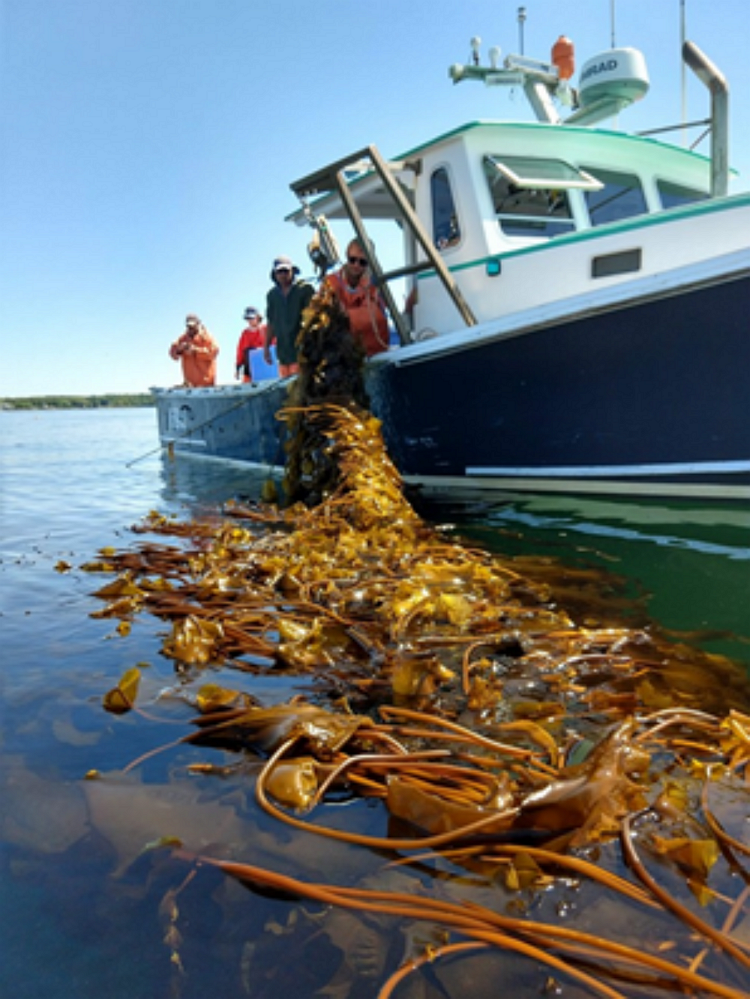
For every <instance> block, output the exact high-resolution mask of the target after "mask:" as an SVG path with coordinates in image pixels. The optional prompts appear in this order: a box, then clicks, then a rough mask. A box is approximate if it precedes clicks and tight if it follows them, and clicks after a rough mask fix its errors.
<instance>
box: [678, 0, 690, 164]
mask: <svg viewBox="0 0 750 999" xmlns="http://www.w3.org/2000/svg"><path fill="white" fill-rule="evenodd" d="M684 47H685V0H680V53H682V51H683V49H684ZM686 72H687V66H686V63H685V60H684V59H683V58H680V92H681V95H682V125H683V128H682V143H683V145H685V146H687V144H688V133H687V129H686V128H685V123H686V122H687V96H686V92H687V81H686Z"/></svg>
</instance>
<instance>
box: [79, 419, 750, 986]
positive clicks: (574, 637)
mask: <svg viewBox="0 0 750 999" xmlns="http://www.w3.org/2000/svg"><path fill="white" fill-rule="evenodd" d="M289 415H290V416H291V418H293V419H297V418H298V417H299V416H300V413H299V411H298V410H297V409H296V408H295V409H293V411H292V412H291V413H290V414H289ZM303 415H304V421H305V425H306V427H307V431H306V432H307V433H308V434H309V435H310V436H309V437H308V441H309V440H313V448H314V450H317V451H319V452H321V453H325V455H326V460H328V459H330V460H332V461H333V463H334V465H335V468H336V470H337V472H336V484H335V486H334V487H333V488H332V489H330V490H329V489H328V487H326V489H323V490H322V492H323V493H324V494H325V498H324V499H323V500H322V501H321V502H320V503H319V504H318V505H317V506H314V507H313V508H308V507H306V506H303V505H301V504H297V505H295V506H292V507H290V508H288V509H286V510H284V511H280V510H278V509H276V508H273V507H267V506H266V507H263V506H254V505H246V504H239V503H233V504H227V506H226V508H225V510H224V513H223V516H222V517H221V518H220V519H217V521H216V522H208V521H202V522H178V521H174V520H169V519H167V518H164V517H162V516H160V515H158V514H156V513H154V514H152V515H150V516H149V517H148V518H147V519H146V521H145V522H144V523H143V524H142V525H141V526H140V528H139V529H138V530H139V531H140V532H142V533H144V534H145V533H156V534H160V535H163V536H173V537H174V538H175V542H174V544H172V545H170V544H166V543H160V544H154V543H143V544H140V545H139V546H138V547H137V548H136V549H135V550H130V551H122V552H111V551H107V552H106V553H105V554H104V555H103V557H102V559H101V561H99V562H97V563H94V564H92V565H90V566H89V568H91V569H95V570H98V571H103V572H108V573H116V574H117V575H116V579H115V580H114V581H113V582H111V583H109V584H107V585H106V586H105V587H103V588H102V589H100V590H99V591H98V596H100V597H101V598H102V600H104V601H105V605H104V608H103V609H102V610H100V611H98V612H97V613H98V614H99V615H101V616H107V617H113V618H116V619H119V621H120V622H121V625H122V624H126V623H127V622H129V621H130V620H132V619H133V618H134V616H135V615H136V614H138V613H143V612H148V613H150V614H152V615H156V616H157V617H159V618H161V619H163V620H164V621H166V622H168V623H169V626H170V630H169V634H168V635H167V636H166V637H165V640H164V644H163V653H164V655H165V656H167V657H169V658H170V659H172V660H173V661H174V664H175V669H176V670H177V671H178V672H179V674H180V676H181V678H182V680H183V683H184V686H183V691H184V696H185V698H186V699H188V700H189V702H190V703H191V704H192V705H193V706H194V708H195V710H196V717H195V719H194V727H193V731H190V732H188V733H186V734H184V735H183V736H182V737H181V738H180V739H179V743H191V744H192V745H193V746H196V745H197V746H203V747H206V748H207V750H213V749H214V748H216V749H221V750H223V751H225V752H227V751H228V752H231V753H233V754H235V755H236V757H237V758H238V759H241V758H243V757H245V756H250V757H253V758H258V757H260V758H262V759H263V760H264V761H265V762H264V763H263V765H262V767H261V769H260V771H259V773H258V775H257V779H256V780H255V796H256V801H257V803H258V805H259V806H260V807H261V808H262V809H263V810H264V811H265V812H267V813H268V814H269V815H271V816H273V817H275V818H277V819H278V820H279V821H280V822H282V823H284V824H285V825H286V826H288V827H294V828H295V829H296V830H298V832H299V834H303V835H304V834H310V835H316V836H321V837H325V838H327V839H329V840H337V841H341V842H342V843H349V844H359V845H361V846H363V847H370V848H372V849H373V850H376V851H380V852H381V853H383V854H384V855H385V857H386V858H387V860H386V862H385V866H384V872H383V878H382V882H379V881H378V882H373V881H372V879H371V880H370V882H369V883H368V884H367V886H363V885H355V886H349V885H335V884H333V883H327V884H315V883H311V882H306V881H301V880H299V879H298V878H296V877H292V876H289V875H287V874H286V873H284V872H277V871H270V870H268V869H267V868H263V867H260V866H256V865H254V864H253V863H252V859H251V860H250V862H245V860H244V859H243V860H239V859H238V860H235V859H231V860H227V859H226V858H224V857H221V858H219V857H216V856H209V855H206V854H205V853H203V854H200V853H197V852H196V851H195V850H194V849H193V848H192V846H191V844H190V843H188V842H185V843H183V844H180V845H176V844H167V845H172V846H173V848H174V851H175V856H176V857H178V858H181V859H182V860H184V861H185V863H187V864H188V865H194V866H192V869H193V870H196V869H199V868H206V867H217V868H220V869H221V870H223V871H224V872H225V873H226V874H227V875H229V876H231V877H232V878H236V879H238V880H240V881H241V882H243V883H246V884H248V885H249V886H251V887H252V888H254V889H256V890H260V891H269V890H270V891H272V892H278V893H281V894H282V897H290V896H291V897H295V898H302V899H307V900H310V901H315V902H318V903H321V904H322V905H323V906H325V907H333V909H332V910H328V909H324V910H323V912H326V911H328V912H329V916H327V917H326V918H327V919H329V920H330V919H331V917H330V912H331V911H337V912H339V911H348V910H352V911H353V912H354V913H355V914H356V918H357V919H359V920H363V919H372V920H376V921H378V922H377V926H378V927H380V926H381V922H382V920H383V919H384V918H385V917H386V916H387V917H393V922H394V925H396V926H399V925H406V926H407V927H424V926H425V925H427V926H429V927H431V929H429V930H427V931H424V930H422V931H419V932H416V931H414V930H411V931H410V930H409V929H406V930H404V934H405V936H406V943H404V944H403V945H402V946H401V947H400V949H399V954H398V956H397V958H396V959H393V958H392V957H391V958H390V959H386V956H385V953H382V954H380V956H379V957H378V958H377V960H375V958H373V961H374V964H372V965H370V966H369V971H364V970H363V968H362V964H361V962H360V963H357V962H355V961H353V960H352V962H351V964H350V967H349V975H348V977H346V976H344V977H343V978H341V977H338V978H334V980H333V981H332V983H331V984H330V987H329V988H326V989H322V990H321V991H320V992H319V993H318V992H316V993H315V994H320V995H330V996H337V995H342V996H344V995H352V996H359V995H365V994H367V995H371V994H374V992H373V991H372V989H374V988H375V986H374V985H373V982H372V976H373V975H374V974H377V975H379V976H380V977H381V980H380V992H379V995H380V996H382V997H387V996H390V995H398V996H401V995H403V996H406V995H410V996H416V995H419V996H425V997H427V996H433V995H434V996H438V995H441V996H445V995H450V994H454V995H458V994H465V993H464V992H460V993H459V992H456V991H452V990H451V986H450V984H446V982H449V980H450V972H449V968H450V965H451V962H450V961H448V960H447V959H448V958H461V959H462V961H463V962H476V961H477V960H480V959H482V958H486V955H487V952H488V951H489V952H492V951H493V950H500V951H502V952H503V953H504V954H509V953H513V954H514V955H516V958H515V961H516V962H518V963H514V964H513V965H512V967H513V968H514V969H515V973H516V974H517V975H520V971H519V969H520V968H522V967H523V966H524V965H523V962H524V960H525V959H527V960H529V961H530V962H531V966H532V967H533V968H536V969H542V970H543V976H542V978H541V979H539V978H534V979H533V982H534V983H535V984H534V985H533V986H532V985H530V984H527V985H526V986H522V985H521V984H520V982H521V978H517V979H516V980H515V987H514V992H513V994H515V995H521V994H527V993H526V992H525V991H524V989H525V988H528V989H530V991H529V992H528V994H538V993H539V991H540V990H542V991H545V990H546V992H547V993H548V994H558V992H560V990H562V988H563V986H564V987H565V990H566V991H565V994H567V995H589V994H596V995H606V996H615V997H616V996H653V995H654V994H656V993H657V992H658V993H661V994H670V993H672V994H680V995H682V994H690V995H701V996H702V995H718V996H728V997H737V996H742V995H748V991H747V983H748V981H750V913H749V911H748V897H749V896H750V860H749V859H748V858H749V857H750V830H749V829H748V813H749V812H750V788H749V787H748V774H749V773H750V769H749V767H750V716H749V715H748V714H747V713H746V712H747V706H748V704H750V694H749V692H748V683H747V679H746V677H745V676H744V674H743V673H742V671H741V670H739V669H738V668H736V667H735V666H734V665H733V664H732V663H730V662H728V661H726V660H723V659H722V658H721V657H718V656H714V655H710V654H708V653H705V652H702V651H701V650H699V649H697V648H692V647H690V646H686V645H679V644H675V643H673V642H670V641H668V640H667V638H665V637H663V636H661V635H660V633H659V631H658V629H656V628H655V627H652V626H644V627H642V628H632V627H626V626H624V625H623V624H622V623H621V621H618V620H616V617H615V615H612V614H611V613H610V611H608V608H607V604H606V601H602V602H601V603H600V604H594V603H592V602H591V601H589V602H588V607H589V609H588V613H587V615H586V617H585V619H582V620H581V621H576V620H573V618H572V616H571V613H570V612H569V611H568V610H567V609H566V607H565V605H564V601H563V599H562V596H561V593H562V589H558V588H557V586H556V582H555V579H554V578H551V577H550V574H549V565H548V564H546V563H545V564H544V565H540V566H538V567H536V568H538V571H535V566H534V564H533V562H532V561H531V560H524V562H523V571H521V569H520V565H519V562H517V561H514V560H513V559H504V558H501V557H499V556H497V555H493V554H490V553H488V552H486V551H483V550H480V549H478V548H473V547H469V546H467V545H464V544H461V543H460V542H459V541H458V540H457V539H456V538H454V537H453V536H452V535H451V534H450V532H448V531H445V530H442V531H441V530H438V529H436V528H433V527H431V526H430V525H428V524H427V523H425V522H424V521H423V520H422V519H421V518H420V517H419V516H418V514H417V513H416V512H415V510H414V509H413V507H412V506H411V505H410V504H409V503H408V502H407V500H406V499H405V497H404V494H403V491H402V488H401V482H400V478H399V475H398V473H397V471H396V469H395V468H394V466H393V465H392V463H391V462H390V460H389V458H388V456H387V454H386V452H385V449H384V447H383V443H382V438H381V436H380V429H379V425H378V422H377V420H375V419H374V418H373V417H372V416H371V415H370V414H368V413H367V412H366V411H364V410H361V409H359V408H358V407H344V406H341V405H332V404H330V403H329V402H327V403H324V404H321V405H319V406H313V407H307V408H306V409H305V411H304V414H303ZM303 475H304V473H303ZM328 483H329V485H330V484H331V480H328ZM561 574H562V575H563V576H565V573H564V572H562V570H561ZM563 582H564V588H565V597H566V598H567V597H569V596H570V594H571V592H573V594H574V595H575V596H577V598H578V600H579V601H580V602H583V599H584V596H585V595H586V593H588V591H589V590H590V589H591V587H592V584H593V585H594V587H595V586H596V583H597V577H596V574H595V573H593V572H592V573H587V572H585V571H583V570H581V571H579V572H578V574H576V573H575V572H573V571H568V572H567V578H565V579H564V580H563ZM570 606H572V603H571V604H570ZM207 671H209V676H208V678H207V677H206V675H205V674H206V672H207ZM230 671H235V672H236V673H237V674H242V682H241V683H238V684H232V683H230V682H226V676H227V674H228V673H229V672H230ZM217 672H219V675H220V676H221V678H222V680H223V681H224V682H222V683H218V682H216V680H217ZM268 674H274V675H278V674H285V675H288V676H295V675H305V676H307V677H313V678H314V681H315V682H314V691H315V694H314V696H312V695H308V696H307V697H306V698H294V699H292V700H290V701H288V702H286V703H283V704H275V705H274V704H272V705H268V704H262V703H260V702H258V701H257V700H256V699H255V698H254V697H253V696H252V694H251V693H248V692H247V690H246V689H242V688H246V687H247V686H248V682H249V683H250V686H252V680H251V678H252V676H264V675H268ZM709 677H710V678H711V679H710V682H707V678H709ZM105 705H106V706H107V707H108V708H109V710H112V711H115V712H117V711H120V712H124V711H127V710H130V709H133V708H135V709H136V710H138V709H140V708H141V705H140V703H139V700H138V670H137V669H134V670H131V671H128V673H127V674H126V675H125V677H123V679H122V681H121V682H120V684H119V685H118V686H117V687H116V688H115V689H113V690H111V691H110V692H109V693H108V694H107V698H106V700H105ZM153 710H154V708H153V707H151V708H150V711H151V712H153ZM173 745H174V744H173ZM160 751H161V747H154V749H153V751H152V752H151V753H148V754H146V756H145V757H139V758H138V759H136V760H132V761H131V762H130V764H129V767H128V768H127V769H132V768H135V767H138V766H141V765H143V764H144V760H145V759H146V758H147V757H149V756H152V755H154V754H155V753H158V752H160ZM189 766H190V768H191V769H192V771H193V772H194V773H196V774H202V775H205V777H206V778H207V777H208V776H210V775H211V774H221V773H222V772H224V770H225V766H223V765H222V764H220V763H219V762H216V761H214V760H213V757H212V756H209V757H208V758H207V761H206V763H205V764H195V763H192V764H189ZM358 798H362V799H368V800H369V801H370V802H371V804H372V805H373V806H375V807H376V810H377V811H376V814H377V815H378V816H379V818H378V819H377V821H374V822H373V825H374V826H375V828H376V830H377V831H368V830H364V831H363V830H362V829H359V828H358V829H357V830H356V831H355V829H353V828H352V829H348V828H346V826H345V824H344V825H342V823H341V822H340V821H338V822H337V821H334V822H331V821H329V819H328V810H329V808H330V809H333V810H334V811H335V806H336V804H338V803H340V802H341V801H342V800H356V799H358ZM246 852H247V853H248V854H249V855H250V858H252V844H248V846H247V851H246ZM394 865H395V866H394ZM404 867H408V868H410V869H412V870H413V871H414V873H415V878H414V881H413V884H412V887H411V888H410V889H409V890H408V891H404V890H393V889H391V890H389V887H388V885H389V883H390V880H389V879H390V875H389V873H388V872H389V871H390V872H393V871H394V870H397V869H403V868H404ZM417 875H418V879H417ZM326 880H327V881H334V880H336V879H335V878H333V877H328V878H326ZM592 886H593V888H592ZM180 890H182V889H180ZM594 890H595V894H589V893H590V892H592V891H594ZM571 893H573V894H576V893H579V894H580V896H581V898H584V897H585V898H586V899H588V900H589V901H588V903H587V905H586V906H584V905H581V906H580V910H579V913H578V915H579V918H578V919H575V918H572V915H571V909H570V905H569V902H567V901H565V899H569V897H570V895H571ZM550 899H554V900H555V902H554V907H551V906H550V903H549V900H550ZM603 899H606V900H607V901H606V904H605V903H604V902H603V901H602V900H603ZM545 900H547V901H546V902H545ZM290 905H291V902H290ZM589 905H590V907H591V910H590V911H589ZM170 911H171V910H170ZM176 911H177V907H176V903H175V909H174V912H176ZM305 911H306V910H305ZM368 914H369V915H368ZM305 918H310V919H311V920H312V922H311V924H310V925H311V926H312V928H311V929H310V931H309V932H310V933H311V934H315V933H318V932H319V927H320V924H319V922H315V920H314V919H312V917H305ZM321 918H322V917H321ZM352 918H355V916H352ZM176 919H177V917H176V915H175V916H174V919H173V920H172V922H171V923H170V925H172V923H174V922H176ZM303 922H304V919H303V918H301V919H300V921H296V922H295V921H293V920H291V919H290V921H289V923H288V924H287V926H286V927H278V926H277V927H276V928H275V929H274V931H273V932H274V934H275V938H277V939H281V940H284V941H288V942H289V943H291V944H294V945H296V944H298V943H299V939H300V935H301V934H302V930H301V929H300V927H301V925H302V923H303ZM328 925H330V923H329V924H328ZM333 925H334V926H335V925H336V923H335V920H334V921H333ZM339 925H341V924H339ZM373 925H374V924H373ZM173 928H174V927H173ZM329 932H332V931H329ZM378 932H380V930H378ZM394 932H395V931H394ZM342 935H343V937H344V939H346V931H345V930H343V931H342ZM377 939H378V940H379V941H380V942H381V943H380V948H381V950H383V948H384V947H385V945H383V943H382V941H383V940H384V939H387V938H385V937H383V936H382V935H379V936H377ZM341 946H342V949H344V950H345V949H346V945H345V944H341ZM387 949H388V948H387V947H385V950H387ZM177 951H178V948H177V947H175V948H174V954H176V955H177V956H176V957H175V956H174V955H173V961H174V963H175V964H176V965H178V966H179V965H180V957H179V954H178V953H177ZM270 953H271V954H276V956H277V957H278V958H279V960H280V961H282V962H283V956H281V955H282V953H283V950H279V951H278V953H277V952H276V951H274V950H273V949H271V951H270ZM519 955H521V956H520V957H519ZM443 959H446V960H443ZM373 968H376V969H377V971H376V972H373ZM352 969H354V970H352ZM357 969H359V972H357ZM357 974H359V975H360V977H363V978H365V979H368V975H369V976H370V978H369V979H368V982H369V987H370V989H371V991H361V992H360V991H357V989H358V988H360V987H361V983H360V984H359V985H358V984H357ZM443 974H445V975H447V976H448V978H447V979H441V978H440V976H441V975H443ZM436 975H437V976H438V978H437V979H436V978H435V976H436ZM245 980H247V976H246V979H245ZM523 980H524V981H527V979H525V978H524V979H523ZM529 981H531V980H529ZM275 982H276V987H278V986H279V979H278V977H277V978H276V979H275ZM485 987H489V986H488V985H486V986H485ZM269 988H270V987H269ZM248 991H250V994H253V995H257V996H260V995H265V994H269V995H271V994H273V992H272V991H268V992H267V993H266V992H265V991H264V990H263V986H262V984H261V983H259V982H258V981H255V983H254V985H253V987H252V988H251V987H250V986H248ZM472 991H474V993H475V994H476V995H479V996H481V995H483V994H485V993H483V992H482V990H481V987H477V988H476V989H472ZM487 994H490V993H487Z"/></svg>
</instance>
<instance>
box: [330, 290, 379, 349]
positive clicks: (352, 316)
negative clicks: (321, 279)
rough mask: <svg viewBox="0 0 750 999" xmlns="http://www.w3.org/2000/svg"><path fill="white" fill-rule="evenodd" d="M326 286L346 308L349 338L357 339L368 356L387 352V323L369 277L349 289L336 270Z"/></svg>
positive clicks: (376, 291) (376, 292)
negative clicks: (330, 288)
mask: <svg viewBox="0 0 750 999" xmlns="http://www.w3.org/2000/svg"><path fill="white" fill-rule="evenodd" d="M326 283H327V284H329V285H330V286H331V287H332V288H333V290H334V291H335V292H336V296H337V298H338V299H339V301H340V302H341V304H342V305H343V306H344V308H345V309H346V313H347V315H348V316H349V326H350V328H351V331H352V336H354V337H356V339H358V340H359V342H360V343H361V344H362V346H363V347H364V350H365V353H366V354H367V356H368V357H372V355H373V354H380V353H381V352H382V351H384V350H388V320H387V318H386V315H385V312H384V311H383V303H382V300H381V298H380V295H379V294H378V290H377V288H376V287H375V286H374V285H373V283H372V282H371V281H370V279H369V277H363V278H362V279H361V281H360V282H359V284H358V285H357V287H356V288H350V287H349V285H348V284H347V283H346V279H345V278H344V277H342V276H341V272H340V271H338V272H336V273H335V274H328V275H327V276H326Z"/></svg>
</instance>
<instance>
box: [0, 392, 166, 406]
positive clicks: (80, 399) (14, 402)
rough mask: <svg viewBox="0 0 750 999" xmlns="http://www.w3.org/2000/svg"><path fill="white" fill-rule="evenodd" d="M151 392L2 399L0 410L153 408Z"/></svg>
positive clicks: (0, 399) (32, 396)
mask: <svg viewBox="0 0 750 999" xmlns="http://www.w3.org/2000/svg"><path fill="white" fill-rule="evenodd" d="M153 405H154V397H153V396H152V395H151V394H150V393H149V392H143V393H140V394H136V395H111V394H110V395H31V396H25V397H23V398H18V399H11V398H5V399H3V398H0V409H106V408H108V407H109V408H112V409H114V408H116V407H130V406H153Z"/></svg>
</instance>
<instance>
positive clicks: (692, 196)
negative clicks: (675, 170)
mask: <svg viewBox="0 0 750 999" xmlns="http://www.w3.org/2000/svg"><path fill="white" fill-rule="evenodd" d="M656 186H657V188H658V189H659V197H660V198H661V203H662V207H663V208H679V206H680V205H690V204H692V203H693V202H695V201H705V200H706V199H707V198H708V194H707V193H706V191H696V190H694V189H693V188H691V187H682V185H681V184H672V183H671V182H670V181H668V180H657V182H656Z"/></svg>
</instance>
